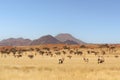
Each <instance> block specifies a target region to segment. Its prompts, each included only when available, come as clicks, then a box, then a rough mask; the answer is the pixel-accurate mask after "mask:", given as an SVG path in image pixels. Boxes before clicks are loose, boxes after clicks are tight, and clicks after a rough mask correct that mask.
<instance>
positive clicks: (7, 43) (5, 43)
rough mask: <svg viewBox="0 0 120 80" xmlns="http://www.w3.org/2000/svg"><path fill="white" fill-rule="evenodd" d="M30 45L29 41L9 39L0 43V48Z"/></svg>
mask: <svg viewBox="0 0 120 80" xmlns="http://www.w3.org/2000/svg"><path fill="white" fill-rule="evenodd" d="M30 43H31V40H30V39H24V38H9V39H4V40H2V41H0V46H26V45H29V44H30Z"/></svg>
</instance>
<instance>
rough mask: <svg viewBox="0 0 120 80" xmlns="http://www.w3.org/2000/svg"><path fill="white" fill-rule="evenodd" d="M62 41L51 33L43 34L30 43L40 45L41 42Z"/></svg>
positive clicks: (54, 42)
mask: <svg viewBox="0 0 120 80" xmlns="http://www.w3.org/2000/svg"><path fill="white" fill-rule="evenodd" d="M60 43H61V42H60V41H59V40H57V39H56V38H54V37H53V36H51V35H46V36H43V37H41V38H39V39H36V40H33V41H32V42H31V44H30V45H40V44H60Z"/></svg>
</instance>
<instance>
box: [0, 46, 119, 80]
mask: <svg viewBox="0 0 120 80" xmlns="http://www.w3.org/2000/svg"><path fill="white" fill-rule="evenodd" d="M0 50H1V54H0V80H119V79H120V76H119V74H120V57H119V55H120V48H119V46H115V45H107V44H106V45H97V46H96V45H93V46H87V45H82V46H80V45H77V46H70V45H59V46H58V45H55V46H51V45H46V46H34V47H33V46H29V47H1V48H0ZM100 57H102V59H100ZM62 58H64V60H63V63H59V59H62ZM98 59H100V60H103V61H102V62H100V63H98Z"/></svg>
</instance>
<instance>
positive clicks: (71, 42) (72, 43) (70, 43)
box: [64, 40, 78, 45]
mask: <svg viewBox="0 0 120 80" xmlns="http://www.w3.org/2000/svg"><path fill="white" fill-rule="evenodd" d="M64 44H69V45H75V44H78V43H77V42H75V41H71V40H67V41H64Z"/></svg>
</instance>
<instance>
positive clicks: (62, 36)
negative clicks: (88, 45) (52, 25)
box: [55, 33, 85, 44]
mask: <svg viewBox="0 0 120 80" xmlns="http://www.w3.org/2000/svg"><path fill="white" fill-rule="evenodd" d="M55 38H56V39H57V40H59V41H61V42H65V41H67V40H70V41H74V42H76V43H78V44H85V42H83V41H81V40H79V39H76V38H75V37H73V36H72V35H71V34H67V33H65V34H64V33H62V34H58V35H57V36H55Z"/></svg>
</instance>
